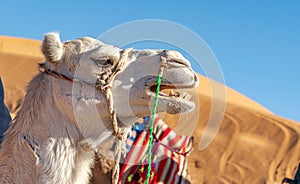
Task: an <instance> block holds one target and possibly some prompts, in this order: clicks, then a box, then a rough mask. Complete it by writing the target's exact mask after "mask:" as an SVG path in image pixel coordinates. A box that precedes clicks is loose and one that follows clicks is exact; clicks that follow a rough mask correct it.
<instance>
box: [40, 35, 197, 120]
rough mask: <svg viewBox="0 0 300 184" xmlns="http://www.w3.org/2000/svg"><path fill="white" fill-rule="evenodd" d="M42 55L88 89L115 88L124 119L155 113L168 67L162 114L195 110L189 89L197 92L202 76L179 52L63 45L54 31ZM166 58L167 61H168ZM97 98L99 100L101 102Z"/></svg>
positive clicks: (82, 42) (84, 42)
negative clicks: (156, 92) (158, 79)
mask: <svg viewBox="0 0 300 184" xmlns="http://www.w3.org/2000/svg"><path fill="white" fill-rule="evenodd" d="M42 52H43V53H44V55H45V58H46V62H45V66H46V67H47V68H49V69H51V70H53V71H56V72H57V73H59V74H62V75H64V76H67V77H69V78H72V79H76V80H78V81H81V82H84V83H85V84H84V85H85V87H86V88H91V89H94V90H95V86H94V85H95V83H96V84H98V85H100V86H101V87H103V89H104V88H111V90H112V96H113V106H114V109H115V111H116V113H117V117H118V118H119V119H131V120H132V119H134V118H135V117H136V118H139V117H143V116H147V115H150V113H151V110H152V106H153V101H154V97H155V90H156V86H157V76H158V73H159V71H160V69H161V67H162V65H163V75H162V84H161V91H160V92H159V99H158V106H157V112H167V113H171V114H177V113H182V112H188V111H191V110H193V109H194V106H195V105H194V103H193V102H191V101H190V95H189V94H188V93H186V92H183V90H184V89H188V88H194V87H195V86H196V85H197V84H198V78H197V76H196V74H195V72H194V71H193V70H192V68H191V65H190V63H189V61H188V60H186V59H185V58H184V57H183V56H182V55H181V54H180V53H179V52H177V51H173V50H134V49H124V50H123V49H121V48H118V47H115V46H113V45H108V44H104V43H102V42H101V41H99V40H96V39H93V38H89V37H84V38H79V39H76V40H72V41H66V42H61V41H60V38H59V35H58V34H56V33H49V34H46V35H45V39H44V42H43V45H42ZM162 57H164V58H165V59H166V60H165V62H164V63H162ZM120 62H122V64H120ZM114 74H116V75H115V77H114V78H113V80H112V81H110V82H111V83H110V84H107V83H108V82H109V80H110V76H112V75H114ZM73 83H75V82H73ZM64 87H65V86H64V85H63V87H62V88H64ZM176 89H180V90H179V91H176ZM104 90H105V89H104ZM166 91H168V92H166ZM73 92H74V91H73ZM93 95H95V94H93ZM97 95H98V93H97ZM97 95H96V97H94V98H100V97H97ZM99 95H100V96H101V93H99ZM101 103H103V101H102V102H101Z"/></svg>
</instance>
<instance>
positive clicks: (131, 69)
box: [0, 33, 198, 184]
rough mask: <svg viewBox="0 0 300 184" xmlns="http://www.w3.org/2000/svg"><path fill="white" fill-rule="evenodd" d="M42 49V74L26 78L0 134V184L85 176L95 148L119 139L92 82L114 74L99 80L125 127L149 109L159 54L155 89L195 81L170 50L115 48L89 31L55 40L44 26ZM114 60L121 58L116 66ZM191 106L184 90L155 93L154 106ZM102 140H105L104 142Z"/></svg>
mask: <svg viewBox="0 0 300 184" xmlns="http://www.w3.org/2000/svg"><path fill="white" fill-rule="evenodd" d="M42 52H43V54H44V56H45V59H46V61H45V63H44V64H43V67H44V68H45V70H47V71H48V74H47V72H40V73H39V74H37V75H36V76H35V77H34V78H33V79H32V80H31V81H30V83H29V85H28V87H27V93H26V95H25V98H24V102H23V104H22V107H21V109H20V110H19V112H18V113H17V116H16V118H15V119H14V120H13V123H12V125H11V127H10V128H9V130H8V131H7V132H6V134H5V138H4V142H3V144H2V146H1V150H0V183H1V184H5V183H9V184H23V183H37V184H53V183H55V184H86V183H89V179H90V176H91V168H92V166H93V164H94V158H95V152H97V151H98V152H101V153H102V154H104V155H105V154H106V153H107V152H108V151H109V150H108V149H109V148H110V146H111V145H112V143H111V141H108V140H114V142H120V141H119V140H117V139H113V138H114V136H113V133H114V129H113V125H112V115H111V112H110V111H109V107H108V103H107V99H106V98H107V96H106V95H105V94H104V92H103V90H96V89H95V83H97V84H100V86H102V87H104V86H105V85H106V82H107V79H108V78H109V77H110V76H111V75H113V74H117V75H116V77H115V78H114V80H113V81H112V83H111V84H112V85H111V86H105V87H106V88H107V89H110V90H111V92H112V99H113V106H112V107H113V109H114V111H115V112H116V116H117V118H118V124H117V126H118V127H119V128H120V130H122V132H125V133H126V132H127V130H128V129H129V128H128V127H130V126H131V125H132V123H133V122H134V121H135V120H136V119H137V118H140V117H143V116H146V115H149V114H150V112H151V107H152V104H153V99H154V92H153V89H154V88H155V85H156V77H157V74H158V71H159V69H160V67H161V59H160V58H161V56H162V55H164V56H166V58H167V62H166V64H165V65H166V66H164V67H165V69H164V75H163V80H162V89H165V88H167V89H168V88H193V87H195V86H196V85H197V84H198V79H197V77H196V74H195V73H194V72H193V70H192V69H191V66H190V64H189V62H188V61H187V60H186V59H185V58H184V57H183V56H182V55H181V54H180V53H178V52H176V51H163V50H133V49H127V50H122V49H120V48H118V47H114V46H112V45H107V44H104V43H102V42H100V41H98V40H96V39H92V38H88V37H84V38H79V39H76V40H71V41H67V42H61V41H60V38H59V35H58V34H57V33H48V34H46V35H45V38H44V41H43V43H42ZM121 59H123V61H125V62H124V63H123V64H124V65H123V66H122V67H121V68H119V69H120V71H117V70H119V69H116V66H117V65H118V62H120V60H121ZM49 71H50V72H49ZM53 71H54V72H53ZM117 72H119V73H117ZM49 73H51V74H52V75H49ZM66 78H69V79H74V81H73V82H71V81H69V80H67V79H66ZM104 91H105V90H104ZM193 108H194V103H192V102H191V101H189V98H187V97H185V95H182V96H179V97H178V96H175V95H171V96H169V95H166V94H164V93H162V92H161V93H160V96H159V104H158V108H157V111H158V112H163V111H167V112H168V113H172V114H176V113H182V112H187V111H191V110H192V109H193ZM108 142H110V146H105V144H107V143H108ZM100 147H101V149H99V148H100ZM105 148H107V150H105Z"/></svg>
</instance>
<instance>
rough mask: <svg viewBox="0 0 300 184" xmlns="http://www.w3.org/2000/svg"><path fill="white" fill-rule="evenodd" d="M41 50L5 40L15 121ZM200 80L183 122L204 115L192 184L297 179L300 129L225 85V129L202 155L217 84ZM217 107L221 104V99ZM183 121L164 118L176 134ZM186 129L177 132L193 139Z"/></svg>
mask: <svg viewBox="0 0 300 184" xmlns="http://www.w3.org/2000/svg"><path fill="white" fill-rule="evenodd" d="M39 47H40V42H39V41H35V40H28V39H20V38H11V37H5V36H0V76H1V78H2V81H3V83H4V88H5V92H6V96H5V103H6V104H7V106H8V108H9V110H10V112H11V113H12V116H14V115H15V112H16V110H17V109H18V107H19V106H20V104H21V102H22V99H23V96H24V88H25V86H26V84H27V82H28V81H29V80H30V79H31V78H32V76H33V75H35V74H36V73H37V72H38V70H37V63H38V62H42V61H43V57H42V55H41V53H40V49H39ZM200 80H201V84H200V86H199V87H198V88H197V92H196V93H197V95H198V97H199V103H200V111H194V112H192V113H190V114H189V115H188V116H184V117H185V120H184V121H185V123H188V122H190V121H191V120H192V119H195V117H197V115H199V120H198V123H197V125H196V127H195V130H194V131H193V136H194V137H195V149H194V151H193V152H192V154H191V156H190V157H189V172H190V173H191V177H192V183H197V184H198V183H209V184H210V183H213V184H219V183H228V184H229V183H239V184H240V183H243V184H244V183H249V184H255V183H268V184H271V183H280V181H281V180H282V178H283V177H284V176H288V177H292V176H293V175H294V172H295V170H296V167H297V165H298V163H299V162H300V142H299V136H300V124H299V123H296V122H294V121H290V120H287V119H284V118H281V117H278V116H276V115H274V114H273V113H272V112H270V111H269V110H268V109H266V108H264V107H263V106H261V105H259V104H258V103H256V102H254V101H252V100H251V99H249V98H247V97H245V96H243V95H242V94H240V93H238V92H236V91H234V90H232V89H230V88H227V87H225V86H222V85H221V84H217V85H219V86H221V87H223V88H225V92H226V109H225V113H224V119H223V122H222V126H221V128H220V131H219V132H218V134H217V136H216V137H215V139H214V140H213V142H212V143H211V144H210V145H209V146H208V147H207V148H206V149H204V150H199V149H198V147H199V142H200V139H201V137H202V135H203V132H204V130H205V127H206V124H207V122H208V119H209V117H210V114H211V102H212V92H211V85H212V84H216V83H214V82H213V81H211V80H209V79H207V78H205V77H203V76H200ZM216 101H217V103H222V100H221V99H216ZM199 113H200V114H199ZM178 119H179V117H178V116H170V115H168V116H166V117H165V120H166V121H167V122H168V123H169V124H170V126H172V127H174V128H175V126H176V124H177V121H178ZM190 128H193V127H190ZM185 129H189V128H188V126H186V127H185ZM185 129H184V128H182V127H179V128H178V127H177V128H175V130H181V131H179V132H183V133H184V132H185V133H186V132H187V133H188V131H185Z"/></svg>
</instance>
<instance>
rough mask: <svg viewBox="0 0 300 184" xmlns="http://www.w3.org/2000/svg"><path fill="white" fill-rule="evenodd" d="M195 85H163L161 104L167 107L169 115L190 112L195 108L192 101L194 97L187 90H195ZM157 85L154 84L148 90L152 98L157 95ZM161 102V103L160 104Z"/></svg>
mask: <svg viewBox="0 0 300 184" xmlns="http://www.w3.org/2000/svg"><path fill="white" fill-rule="evenodd" d="M194 87H195V85H194V84H193V85H179V84H178V85H174V84H172V85H170V84H161V85H160V90H159V92H158V100H159V104H161V103H162V104H163V105H164V106H165V107H166V112H167V113H169V114H177V113H182V112H190V111H192V110H193V109H194V108H195V103H194V102H192V101H191V98H192V95H191V94H190V93H189V92H186V91H185V90H187V89H192V88H194ZM156 89H157V84H152V85H150V86H148V88H147V89H146V91H147V94H148V95H149V96H151V97H155V95H156ZM160 102H161V103H160Z"/></svg>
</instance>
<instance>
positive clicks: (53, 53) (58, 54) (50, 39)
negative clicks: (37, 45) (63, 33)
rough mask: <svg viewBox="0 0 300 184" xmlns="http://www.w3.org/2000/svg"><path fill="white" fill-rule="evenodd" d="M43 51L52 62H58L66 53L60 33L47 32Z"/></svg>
mask: <svg viewBox="0 0 300 184" xmlns="http://www.w3.org/2000/svg"><path fill="white" fill-rule="evenodd" d="M42 52H43V54H44V56H45V57H46V59H47V60H48V61H50V62H53V63H57V62H58V61H60V60H61V59H62V57H63V54H64V49H63V43H62V42H61V41H60V37H59V34H58V33H47V34H45V36H44V41H43V44H42Z"/></svg>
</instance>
